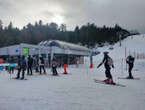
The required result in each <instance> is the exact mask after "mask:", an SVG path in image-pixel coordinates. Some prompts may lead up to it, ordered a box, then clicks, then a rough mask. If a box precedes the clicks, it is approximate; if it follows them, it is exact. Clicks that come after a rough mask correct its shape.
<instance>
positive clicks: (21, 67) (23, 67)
mask: <svg viewBox="0 0 145 110" xmlns="http://www.w3.org/2000/svg"><path fill="white" fill-rule="evenodd" d="M18 66H19V69H18V73H17V77H16V79H19V78H20V73H21V71H22V77H21V78H20V79H22V80H23V79H24V77H25V70H26V67H27V64H26V59H25V56H22V58H21V57H18Z"/></svg>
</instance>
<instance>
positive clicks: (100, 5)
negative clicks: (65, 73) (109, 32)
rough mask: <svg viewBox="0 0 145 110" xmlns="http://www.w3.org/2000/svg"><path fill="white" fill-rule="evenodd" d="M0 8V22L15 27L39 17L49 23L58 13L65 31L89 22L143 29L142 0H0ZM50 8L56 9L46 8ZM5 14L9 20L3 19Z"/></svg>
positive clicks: (143, 2)
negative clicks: (62, 20) (66, 28)
mask: <svg viewBox="0 0 145 110" xmlns="http://www.w3.org/2000/svg"><path fill="white" fill-rule="evenodd" d="M0 5H1V6H0V15H1V18H3V19H2V20H4V21H5V22H7V21H8V20H10V21H11V18H13V20H14V21H15V23H16V24H17V25H24V24H26V22H27V23H28V22H35V21H36V20H37V19H41V18H42V20H43V19H44V20H45V21H47V19H48V21H49V20H50V19H49V18H52V17H54V15H55V14H59V15H60V16H62V17H63V18H64V23H65V24H67V26H68V29H74V28H75V26H76V25H79V26H81V25H83V24H87V23H88V22H91V23H95V24H96V25H98V26H103V25H106V26H113V25H115V24H116V23H117V24H119V25H121V26H122V27H124V28H126V29H137V30H140V31H141V32H143V31H144V30H145V28H144V27H145V22H144V20H145V15H144V10H145V1H144V0H125V1H124V0H11V1H10V0H0ZM53 7H54V8H55V7H59V8H58V9H57V10H52V9H50V8H53ZM9 15H11V16H12V17H10V18H7V17H6V16H9ZM25 16H26V18H28V19H27V20H26V18H25ZM5 17H6V18H7V20H5ZM29 17H30V18H33V19H30V18H29ZM24 18H25V20H24ZM17 21H19V22H17ZM24 22H25V23H24ZM144 32H145V31H144Z"/></svg>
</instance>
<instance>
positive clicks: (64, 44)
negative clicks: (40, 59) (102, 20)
mask: <svg viewBox="0 0 145 110" xmlns="http://www.w3.org/2000/svg"><path fill="white" fill-rule="evenodd" d="M39 45H40V46H49V47H52V46H56V47H59V48H62V49H69V50H77V51H89V49H88V48H86V47H83V46H80V45H76V44H72V43H68V42H64V41H59V40H51V41H42V42H40V43H39Z"/></svg>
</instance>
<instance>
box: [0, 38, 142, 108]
mask: <svg viewBox="0 0 145 110" xmlns="http://www.w3.org/2000/svg"><path fill="white" fill-rule="evenodd" d="M144 36H145V35H137V36H132V37H129V38H127V39H125V40H123V41H122V46H121V47H119V43H117V44H115V45H114V46H113V48H114V49H113V50H108V48H109V46H108V47H102V48H99V50H100V51H101V52H103V51H105V50H108V51H109V55H110V56H111V57H112V58H113V60H114V63H115V68H114V69H112V70H111V72H112V75H113V78H114V81H115V82H117V83H121V84H124V85H126V87H117V86H110V85H103V84H96V83H94V81H93V79H94V78H96V79H102V80H103V79H104V78H105V74H104V68H103V66H102V67H100V68H99V69H97V68H96V66H97V65H98V64H99V63H100V62H101V60H102V58H103V54H102V53H101V54H100V55H97V56H94V57H93V60H94V68H93V69H90V68H89V58H86V59H85V64H84V65H79V67H78V68H76V67H69V68H68V72H69V73H71V74H69V75H63V74H60V75H59V76H56V77H55V76H52V75H51V74H52V73H51V70H50V69H47V75H39V74H38V73H34V75H33V76H26V78H27V79H28V80H14V79H10V75H9V74H8V73H7V72H6V71H1V72H0V110H145V92H144V91H145V60H144V59H141V58H140V59H136V60H135V66H134V69H133V75H134V77H140V80H121V79H118V78H117V77H119V76H127V75H128V73H127V71H126V64H125V61H124V58H125V48H126V53H127V55H128V54H129V52H130V53H131V54H133V55H137V53H138V54H141V53H145V49H144V47H145V37H144ZM58 71H59V72H63V69H62V68H60V69H58ZM14 76H16V71H15V74H12V77H14Z"/></svg>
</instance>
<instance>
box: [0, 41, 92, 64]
mask: <svg viewBox="0 0 145 110" xmlns="http://www.w3.org/2000/svg"><path fill="white" fill-rule="evenodd" d="M18 55H21V56H22V55H25V56H28V55H31V56H39V57H40V56H43V57H44V58H45V59H46V60H48V61H49V64H50V63H51V61H52V60H55V61H57V62H58V63H62V64H63V63H66V62H67V63H68V64H76V62H78V60H79V63H83V62H84V56H90V55H91V51H90V50H89V49H88V48H86V47H83V46H80V45H76V44H72V43H68V42H64V41H59V40H50V41H42V42H40V43H39V44H38V45H31V44H25V43H21V44H18V45H12V46H7V47H2V48H0V57H5V58H9V56H18Z"/></svg>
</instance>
